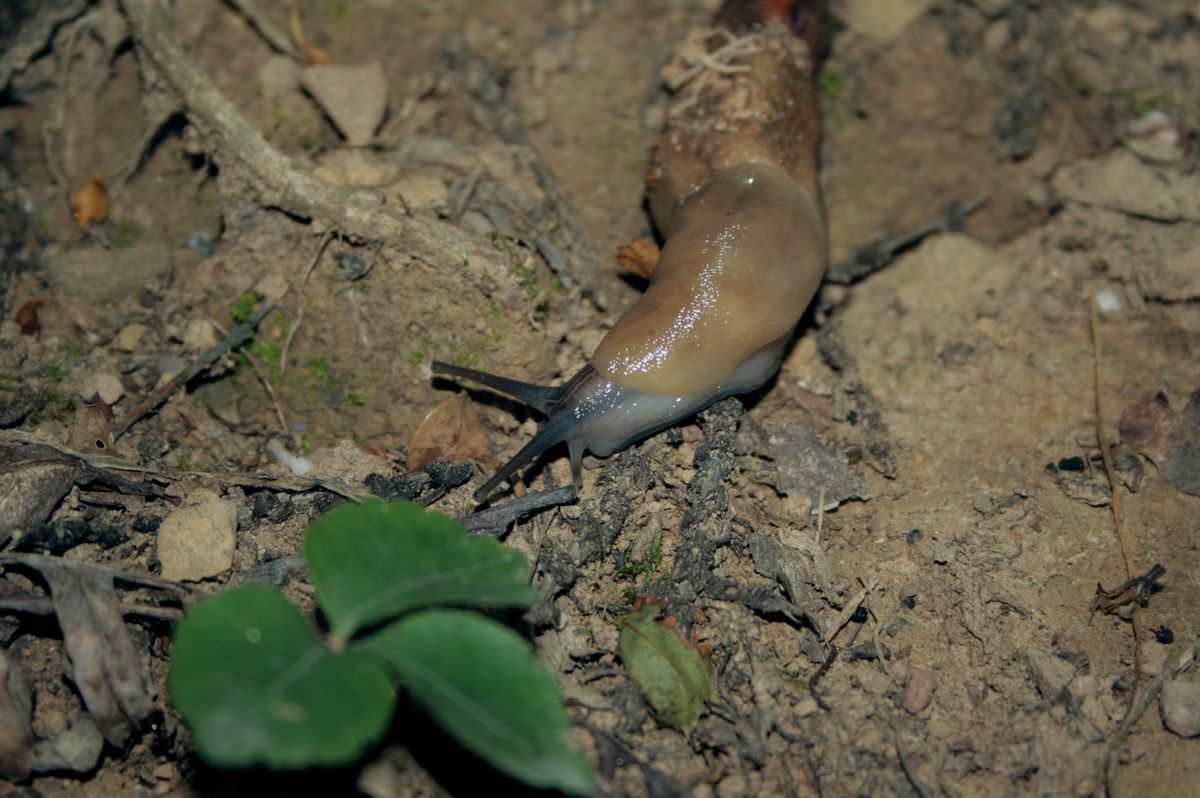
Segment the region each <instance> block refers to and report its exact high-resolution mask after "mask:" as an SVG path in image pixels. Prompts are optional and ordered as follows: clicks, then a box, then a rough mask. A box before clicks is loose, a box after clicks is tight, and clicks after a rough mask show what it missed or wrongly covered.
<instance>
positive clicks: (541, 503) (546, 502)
mask: <svg viewBox="0 0 1200 798" xmlns="http://www.w3.org/2000/svg"><path fill="white" fill-rule="evenodd" d="M577 496H578V493H577V491H576V490H575V486H574V485H564V486H562V487H560V488H551V489H550V490H540V491H537V492H534V493H526V494H525V495H524V496H522V497H521V498H519V499H513V500H512V501H509V502H505V503H504V504H501V505H498V506H496V507H489V508H488V509H486V510H483V511H482V512H478V513H472V514H471V515H468V516H467V517H466V518H463V519H462V523H463V525H464V526H466V528H467V530H468V531H469V532H470V533H471V534H472V535H487V536H489V537H499V536H500V535H502V534H504V530H506V529H508V525H509V524H511V523H513V522H514V521H516V520H517V519H518V518H521V517H523V516H526V515H529V514H531V513H535V512H538V511H539V510H544V509H546V508H548V507H557V506H559V505H562V504H570V503H571V502H573V501H575V499H576V498H577Z"/></svg>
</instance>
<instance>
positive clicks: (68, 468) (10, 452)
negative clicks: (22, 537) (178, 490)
mask: <svg viewBox="0 0 1200 798" xmlns="http://www.w3.org/2000/svg"><path fill="white" fill-rule="evenodd" d="M92 482H96V483H100V484H104V485H108V486H109V487H112V488H114V489H115V490H119V491H121V492H122V493H129V494H133V495H137V496H153V495H156V493H157V490H156V489H155V487H154V486H153V485H150V484H149V483H146V482H133V481H130V480H127V479H124V478H122V477H120V476H119V475H117V474H115V473H113V472H111V471H106V470H103V469H100V468H95V467H93V466H92V465H90V464H89V463H87V462H85V461H84V460H82V459H80V458H78V457H75V456H73V455H70V454H67V453H66V452H60V451H59V450H58V449H55V448H54V447H52V446H46V445H44V444H40V443H20V442H12V443H0V545H4V544H5V543H7V542H8V541H9V539H10V538H11V537H13V536H14V535H19V534H20V533H21V532H22V531H23V530H28V529H31V528H33V527H36V526H37V525H39V524H42V523H44V522H45V520H46V519H47V518H48V517H49V516H50V513H51V512H53V511H54V508H55V507H57V506H58V503H59V502H60V501H62V499H63V497H64V496H66V495H67V491H69V490H70V489H71V486H72V485H83V484H87V483H92Z"/></svg>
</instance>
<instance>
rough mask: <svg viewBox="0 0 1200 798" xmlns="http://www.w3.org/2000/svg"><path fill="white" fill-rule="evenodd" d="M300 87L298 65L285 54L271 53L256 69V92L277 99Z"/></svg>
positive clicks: (267, 97) (270, 98) (269, 98)
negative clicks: (260, 67) (260, 66)
mask: <svg viewBox="0 0 1200 798" xmlns="http://www.w3.org/2000/svg"><path fill="white" fill-rule="evenodd" d="M299 88H300V66H299V65H298V64H297V63H296V62H295V61H293V60H292V59H290V58H288V57H287V56H286V55H273V56H271V57H270V58H268V59H267V63H265V64H263V66H262V69H260V70H259V71H258V93H259V94H261V95H262V96H263V97H264V98H266V99H268V100H278V99H281V98H283V97H285V96H287V95H288V94H291V93H292V92H294V91H296V90H298V89H299Z"/></svg>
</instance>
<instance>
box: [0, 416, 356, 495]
mask: <svg viewBox="0 0 1200 798" xmlns="http://www.w3.org/2000/svg"><path fill="white" fill-rule="evenodd" d="M0 441H20V442H22V443H37V444H40V445H42V446H49V447H50V448H51V449H55V450H57V451H60V452H62V453H63V454H65V455H69V456H71V457H74V458H76V459H78V460H80V461H82V462H84V463H87V464H88V465H90V466H92V467H94V468H103V469H109V470H112V471H132V472H135V473H138V474H145V475H146V476H148V477H153V478H156V479H162V480H179V479H211V480H213V481H214V482H220V483H222V484H225V485H240V486H242V487H250V488H267V489H269V490H277V491H281V492H285V493H304V492H305V491H309V490H313V489H314V488H323V489H324V490H327V491H329V492H330V493H336V494H337V495H339V496H342V497H345V498H347V499H350V500H352V501H362V500H363V499H365V498H367V497H368V496H370V495H371V494H370V493H368V492H367V491H365V490H361V489H359V488H355V487H353V486H351V485H349V484H348V483H346V482H344V481H342V480H340V479H337V478H335V477H297V476H291V475H289V476H282V477H277V476H272V475H270V474H242V473H224V472H220V471H161V470H159V469H157V468H147V467H146V466H143V465H138V464H137V463H131V462H128V461H126V460H121V459H120V458H117V457H112V456H110V455H102V454H88V453H86V452H77V451H75V450H74V449H69V448H67V447H66V446H62V445H60V444H57V443H54V442H52V441H44V440H40V439H38V438H36V437H34V436H33V435H30V434H29V433H28V432H25V431H24V430H16V429H10V430H0Z"/></svg>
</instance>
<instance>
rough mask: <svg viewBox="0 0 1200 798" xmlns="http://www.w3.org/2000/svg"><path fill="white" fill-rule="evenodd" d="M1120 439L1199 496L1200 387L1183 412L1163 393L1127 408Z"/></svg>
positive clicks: (1169, 478)
mask: <svg viewBox="0 0 1200 798" xmlns="http://www.w3.org/2000/svg"><path fill="white" fill-rule="evenodd" d="M1121 442H1122V443H1124V444H1125V445H1126V446H1128V447H1129V448H1131V449H1133V450H1134V451H1135V452H1137V453H1138V454H1140V455H1142V456H1144V457H1148V458H1149V459H1150V460H1152V461H1153V462H1154V465H1156V466H1158V472H1159V473H1160V474H1161V475H1162V477H1163V478H1164V479H1165V480H1167V481H1168V482H1170V483H1171V484H1172V485H1174V486H1175V487H1176V488H1178V489H1179V490H1182V491H1183V492H1185V493H1191V494H1192V495H1197V496H1200V389H1198V390H1197V391H1196V392H1195V393H1193V394H1192V397H1191V400H1190V401H1189V402H1188V404H1187V406H1186V407H1185V408H1184V409H1183V412H1182V413H1179V412H1176V411H1175V409H1174V408H1172V407H1171V404H1170V403H1169V402H1168V401H1167V399H1166V397H1164V396H1161V395H1160V396H1157V397H1155V398H1154V399H1151V400H1150V401H1149V402H1143V403H1142V404H1138V405H1131V406H1130V407H1127V408H1125V411H1124V412H1123V413H1121Z"/></svg>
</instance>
